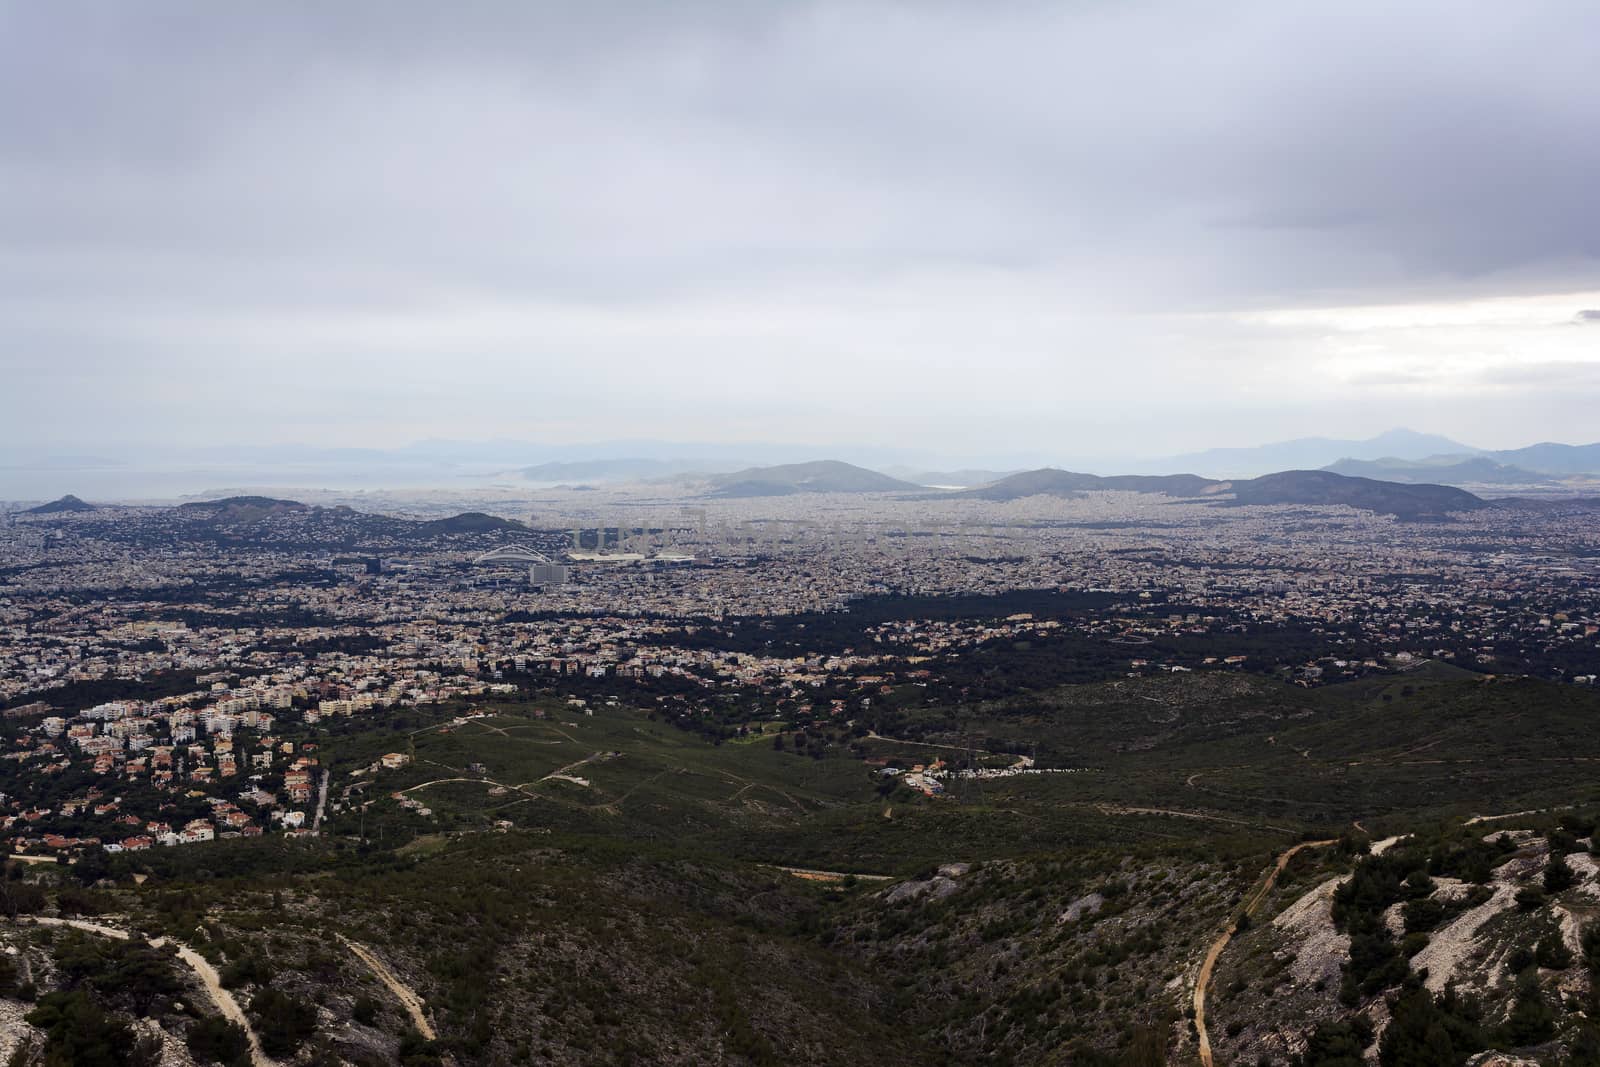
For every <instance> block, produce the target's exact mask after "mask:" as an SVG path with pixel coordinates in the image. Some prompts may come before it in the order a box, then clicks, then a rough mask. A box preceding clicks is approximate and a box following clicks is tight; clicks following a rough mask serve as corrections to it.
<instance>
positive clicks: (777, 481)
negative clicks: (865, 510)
mask: <svg viewBox="0 0 1600 1067" xmlns="http://www.w3.org/2000/svg"><path fill="white" fill-rule="evenodd" d="M711 484H712V486H713V487H714V490H715V495H716V496H723V497H750V496H787V495H789V494H791V493H893V492H903V491H906V490H911V489H919V488H921V486H917V485H913V484H912V483H911V482H902V481H901V480H900V479H898V478H891V477H889V476H888V475H887V474H880V473H878V472H877V471H874V470H868V469H867V468H865V467H857V466H855V465H854V464H850V463H841V462H840V461H838V460H834V459H824V460H816V461H814V462H811V463H786V464H783V465H781V466H777V467H751V468H749V469H748V470H742V471H736V472H734V473H733V474H724V475H720V476H718V477H716V478H713V479H712V480H711Z"/></svg>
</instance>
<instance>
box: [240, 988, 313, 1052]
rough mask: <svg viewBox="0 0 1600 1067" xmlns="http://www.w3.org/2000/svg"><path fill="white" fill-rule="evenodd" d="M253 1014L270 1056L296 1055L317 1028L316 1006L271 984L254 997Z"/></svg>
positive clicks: (251, 1012)
mask: <svg viewBox="0 0 1600 1067" xmlns="http://www.w3.org/2000/svg"><path fill="white" fill-rule="evenodd" d="M250 1015H251V1017H252V1018H253V1019H254V1021H255V1024H256V1033H257V1035H258V1036H259V1037H260V1038H261V1047H262V1048H263V1049H264V1050H266V1053H267V1055H269V1056H276V1057H285V1056H291V1055H293V1054H294V1052H295V1050H296V1049H298V1048H299V1047H300V1045H301V1044H302V1043H303V1042H304V1041H305V1040H306V1039H307V1038H309V1037H310V1036H311V1035H312V1034H314V1033H316V1029H317V1009H316V1008H314V1007H312V1006H311V1005H310V1004H307V1003H306V1002H305V1001H303V1000H300V999H299V998H297V997H292V996H290V995H289V994H287V993H285V992H283V991H282V990H278V989H273V988H271V987H268V988H266V989H263V990H261V992H259V993H257V994H256V995H255V996H254V997H252V998H250Z"/></svg>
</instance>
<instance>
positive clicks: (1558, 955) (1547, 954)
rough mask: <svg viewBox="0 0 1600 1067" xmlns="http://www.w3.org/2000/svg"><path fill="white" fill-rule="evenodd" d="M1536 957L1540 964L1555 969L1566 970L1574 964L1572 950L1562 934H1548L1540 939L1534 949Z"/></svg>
mask: <svg viewBox="0 0 1600 1067" xmlns="http://www.w3.org/2000/svg"><path fill="white" fill-rule="evenodd" d="M1534 958H1535V959H1536V960H1538V962H1539V966H1541V967H1548V968H1550V969H1551V970H1553V971H1564V970H1566V969H1567V968H1568V967H1571V966H1572V950H1571V949H1569V948H1568V947H1567V943H1566V942H1565V941H1563V940H1562V939H1561V935H1560V934H1546V935H1544V936H1543V937H1541V938H1540V939H1539V945H1538V947H1537V948H1536V949H1535V950H1534Z"/></svg>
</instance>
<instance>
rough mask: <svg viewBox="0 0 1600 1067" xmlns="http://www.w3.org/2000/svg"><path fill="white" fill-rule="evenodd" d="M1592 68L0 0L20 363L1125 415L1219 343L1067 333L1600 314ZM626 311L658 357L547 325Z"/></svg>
mask: <svg viewBox="0 0 1600 1067" xmlns="http://www.w3.org/2000/svg"><path fill="white" fill-rule="evenodd" d="M1596 70H1600V7H1596V6H1595V5H1592V4H1587V3H1583V2H1581V0H1565V2H1562V0H1530V2H1528V3H1523V4H1518V5H1514V6H1501V7H1492V6H1491V7H1483V6H1479V7H1478V8H1474V9H1473V10H1471V11H1467V10H1465V9H1463V8H1462V7H1461V6H1460V5H1459V4H1453V3H1451V4H1447V3H1443V2H1441V0H1425V2H1422V3H1418V4H1410V5H1398V6H1397V5H1393V4H1387V3H1378V2H1376V0H1356V2H1344V3H1337V4H1335V3H1317V4H1296V5H1286V4H1279V3H1269V2H1266V0H1254V2H1244V0H1241V2H1235V3H1224V4H1212V5H1193V4H1183V3H1176V2H1172V3H1157V2H1151V0H1132V2H1129V3H1122V4H1114V5H1109V4H1058V3H1042V2H1040V3H1035V2H1004V0H1002V2H996V3H976V2H973V3H953V2H943V3H890V2H871V0H828V2H809V3H805V2H802V3H793V4H786V3H773V4H761V3H755V4H751V3H735V2H732V0H728V2H713V0H684V2H681V3H671V4H659V3H644V2H636V3H626V2H620V3H580V2H564V3H563V2H554V0H546V2H539V0H516V2H512V0H503V2H494V0H476V2H467V3H462V4H449V5H446V4H437V3H432V2H429V3H423V2H420V0H344V2H341V3H336V4H314V3H310V2H284V3H271V4H255V5H217V4H213V3H206V2H203V0H182V2H179V0H152V2H149V3H141V4H138V5H133V4H125V3H118V2H114V0H98V2H95V0H59V2H53V3H48V4H44V3H34V2H29V0H0V342H4V343H5V346H6V348H5V349H0V353H4V352H5V351H6V350H7V349H9V352H10V353H11V354H9V355H8V354H0V360H14V361H16V362H15V363H14V364H13V365H15V366H22V365H23V362H22V361H23V360H24V359H26V361H27V363H26V365H27V366H29V367H37V366H40V365H48V364H51V363H52V362H54V363H62V364H71V366H70V367H66V368H64V369H62V370H61V371H60V374H68V373H70V374H71V375H72V376H73V380H74V381H78V380H81V379H82V378H83V377H84V376H85V375H86V374H87V373H88V371H87V370H86V368H90V367H93V368H95V369H96V371H99V370H101V369H103V368H104V366H105V364H106V363H107V362H108V361H114V356H113V355H111V354H112V353H115V352H117V351H118V350H119V347H118V339H119V338H120V339H121V348H120V350H121V351H122V352H123V354H124V358H125V362H126V364H127V369H126V371H125V375H126V377H127V379H128V380H130V381H132V380H136V379H139V378H140V377H141V376H143V378H144V379H147V380H149V381H160V380H161V379H162V376H163V375H166V376H169V377H170V378H171V379H176V378H178V377H180V376H182V375H185V374H189V373H192V372H193V368H195V367H197V366H204V365H206V364H207V363H208V362H209V364H210V365H211V366H212V367H213V368H214V371H213V373H214V374H215V376H216V377H217V379H218V381H219V382H220V383H222V385H223V386H224V387H226V386H229V385H238V384H241V383H251V388H250V390H249V391H250V393H251V395H253V396H261V397H263V398H266V397H272V398H273V399H274V400H275V401H278V402H280V403H281V402H282V401H283V399H284V397H285V396H286V394H287V391H288V389H289V387H290V385H291V384H292V383H290V382H289V381H287V380H285V379H284V376H283V375H282V374H281V373H276V371H277V370H279V369H281V368H282V367H285V366H288V367H294V368H297V369H298V368H304V367H306V366H321V367H324V368H326V375H327V377H328V379H329V392H330V393H333V394H336V395H338V396H339V397H341V398H347V397H352V396H356V395H358V390H359V387H360V385H361V383H362V382H364V381H368V380H370V378H371V374H372V371H371V366H372V363H371V362H370V361H373V360H376V359H377V356H375V355H374V353H375V352H376V351H378V350H379V349H381V348H382V345H383V344H384V342H385V340H386V339H387V338H389V337H390V336H391V335H392V332H393V331H388V330H384V331H376V332H375V333H374V334H373V339H372V340H371V341H370V342H369V343H357V342H354V341H352V342H349V343H346V342H345V341H344V340H342V339H347V338H351V337H353V336H355V335H357V334H358V333H359V332H360V329H361V328H362V327H363V324H365V323H368V322H369V321H371V320H373V319H376V318H380V317H382V316H385V315H389V316H394V317H395V322H396V323H398V324H399V327H403V326H404V325H405V323H407V322H408V321H410V320H409V318H407V317H408V316H413V315H414V316H417V317H418V318H426V319H428V320H429V321H432V320H436V319H445V318H448V317H449V316H451V315H455V316H456V317H457V320H458V321H461V322H463V323H464V324H465V326H464V328H463V331H462V333H461V336H460V337H459V339H457V340H456V341H455V342H453V343H452V342H450V341H448V340H440V341H439V342H438V347H437V350H436V351H435V352H434V353H433V357H432V358H433V360H434V361H435V362H430V361H429V355H428V354H427V353H419V352H418V351H415V350H414V349H416V348H417V347H418V346H417V345H396V346H394V352H393V355H392V356H391V358H390V361H389V367H390V369H389V371H388V373H389V374H391V375H392V376H393V380H394V381H398V382H403V383H406V382H408V383H412V386H413V388H414V389H415V392H414V393H413V394H411V395H413V396H414V403H413V404H411V405H406V404H399V405H398V406H399V407H400V408H401V409H402V410H404V411H405V412H407V413H413V412H421V411H425V410H426V409H427V406H428V399H429V389H430V388H431V387H437V388H445V387H443V386H434V384H433V379H432V378H430V374H435V373H438V370H437V367H438V366H439V365H441V364H448V365H449V366H450V367H452V368H453V369H454V370H455V371H456V372H457V373H461V374H464V375H468V376H470V375H471V374H474V373H478V374H485V375H488V374H493V375H495V376H497V377H499V378H500V379H502V380H503V377H504V375H505V373H506V371H505V368H506V367H507V366H508V365H509V364H510V363H512V362H514V361H515V359H516V358H518V357H520V358H521V359H522V360H523V361H524V363H525V364H526V366H527V367H528V372H529V373H530V375H537V374H541V373H542V374H544V375H546V376H547V377H548V376H551V375H560V376H562V377H563V379H564V380H563V381H562V382H561V383H559V384H560V385H561V387H562V388H561V389H559V390H554V391H556V392H561V393H562V395H564V396H568V395H570V396H581V395H583V394H584V393H585V392H586V391H588V392H594V391H595V389H596V385H595V382H596V381H597V380H601V379H603V377H604V376H603V375H601V374H600V373H599V371H589V370H585V371H583V372H574V371H570V370H567V369H564V368H563V360H564V359H567V358H569V354H570V353H579V354H581V355H582V356H583V358H588V359H593V360H595V361H596V362H597V363H600V364H601V365H604V363H605V362H606V361H609V362H610V364H611V365H612V367H613V368H614V371H615V373H613V374H612V375H611V377H612V379H613V380H614V384H611V385H610V386H609V388H608V389H607V390H606V392H607V394H608V395H610V396H613V397H615V396H626V389H627V385H626V380H627V379H628V377H629V376H630V375H643V376H644V379H645V380H648V381H650V382H651V383H652V388H654V385H655V383H657V382H658V381H660V379H658V378H657V377H656V369H657V368H658V366H659V364H660V363H661V361H662V360H668V361H671V365H672V366H673V367H675V368H689V369H690V370H691V373H690V374H688V375H683V376H682V378H683V381H682V384H676V385H674V384H672V383H664V384H663V385H662V387H661V391H660V392H659V394H658V395H660V396H662V397H663V398H664V399H665V400H667V401H668V402H671V403H680V404H682V405H684V406H685V407H693V408H694V410H696V411H697V412H701V411H703V410H706V408H705V406H704V405H703V400H704V397H705V396H706V395H713V396H715V397H716V398H717V399H718V401H719V402H721V403H724V404H726V405H730V406H737V405H739V404H745V405H746V406H749V405H752V404H756V403H757V402H760V401H765V400H770V394H772V393H774V392H775V391H777V390H780V389H789V388H791V387H792V386H793V383H795V382H797V381H806V380H809V379H811V378H815V377H817V376H822V377H826V376H828V375H836V376H838V378H839V380H842V381H853V380H857V379H858V378H860V379H865V380H870V381H871V382H873V383H874V384H875V385H882V384H883V383H884V382H886V381H889V380H892V376H893V374H894V373H895V372H896V368H898V367H901V366H909V365H911V364H912V362H913V361H916V360H922V361H930V362H934V363H937V364H939V365H940V366H943V367H946V368H949V367H959V366H964V365H971V364H975V363H978V362H983V363H984V364H985V365H987V366H993V367H995V368H996V369H997V373H998V374H1000V375H1005V374H1016V375H1024V374H1039V373H1042V372H1041V370H1040V368H1043V367H1047V366H1050V365H1053V366H1055V367H1057V368H1061V369H1060V370H1059V373H1060V376H1061V377H1062V379H1064V380H1070V381H1072V382H1073V383H1074V385H1075V386H1080V387H1081V386H1083V385H1084V384H1085V383H1087V384H1088V385H1089V386H1093V385H1094V384H1096V383H1100V384H1101V385H1102V386H1103V387H1105V388H1108V389H1109V388H1117V387H1121V386H1124V385H1126V384H1127V382H1128V379H1127V377H1126V376H1125V377H1118V375H1117V373H1116V372H1115V371H1114V370H1105V369H1103V367H1102V366H1101V364H1104V363H1106V362H1108V361H1106V360H1104V359H1101V360H1100V361H1099V363H1098V364H1097V363H1096V354H1097V353H1103V352H1106V351H1110V352H1111V353H1112V356H1113V359H1112V360H1111V361H1110V362H1115V361H1117V360H1118V359H1120V360H1121V361H1122V362H1125V363H1128V364H1129V365H1137V366H1139V367H1141V368H1142V372H1143V373H1144V374H1145V376H1146V378H1147V379H1148V378H1158V377H1160V375H1161V371H1162V369H1163V368H1164V367H1165V368H1173V367H1177V366H1179V365H1180V363H1181V362H1182V359H1183V358H1189V357H1188V351H1187V349H1192V348H1193V347H1194V346H1192V345H1190V346H1185V345H1183V344H1177V345H1173V346H1171V347H1172V348H1173V350H1174V351H1179V352H1183V353H1184V354H1183V356H1178V355H1174V356H1172V357H1170V358H1169V359H1168V360H1167V362H1165V363H1163V361H1162V359H1161V358H1160V357H1158V356H1151V355H1148V354H1147V352H1148V350H1149V349H1151V348H1152V347H1154V343H1153V342H1151V341H1150V339H1149V337H1148V336H1146V335H1147V334H1148V333H1149V332H1150V329H1146V328H1140V329H1134V330H1132V331H1131V334H1130V333H1129V331H1122V332H1118V330H1119V329H1120V327H1119V328H1113V327H1111V326H1106V325H1104V324H1094V325H1091V326H1087V327H1078V326H1074V327H1071V328H1067V327H1060V328H1058V327H1056V326H1055V325H1054V323H1053V317H1054V316H1057V315H1060V314H1063V313H1066V312H1075V313H1085V312H1092V313H1096V314H1098V313H1101V312H1107V311H1117V312H1126V313H1129V314H1139V313H1146V312H1149V313H1155V314H1159V313H1164V312H1167V311H1171V310H1217V309H1223V310H1228V309H1242V308H1261V307H1281V306H1286V305H1292V304H1302V303H1337V302H1346V303H1357V302H1389V301H1396V300H1404V299H1412V298H1428V299H1433V298H1440V297H1451V296H1459V295H1472V294H1503V293H1508V292H1548V291H1577V290H1578V289H1580V288H1582V287H1585V286H1594V287H1600V216H1597V215H1596V213H1594V212H1593V211H1592V210H1591V206H1590V202H1591V199H1592V190H1593V189H1594V188H1595V187H1597V186H1600V142H1597V141H1596V139H1594V138H1592V137H1588V136H1584V135H1582V133H1581V131H1586V130H1592V129H1596V128H1600V92H1597V91H1596V89H1597V87H1600V86H1597V79H1596V75H1595V73H1594V72H1595V71H1596ZM1013 283H1014V284H1013ZM1016 293H1021V294H1023V295H1021V296H1018V295H1014V294H1016ZM841 294H845V295H841ZM593 307H600V308H602V309H603V310H606V311H608V312H611V313H614V314H615V315H616V316H618V317H619V319H626V320H627V321H629V322H637V323H639V324H641V325H640V326H639V328H638V329H637V330H635V331H633V332H629V331H627V330H619V331H616V335H613V334H611V333H606V332H605V331H600V330H596V331H591V332H590V334H588V335H582V334H580V333H578V332H576V330H575V329H569V328H568V327H567V326H565V325H561V324H560V323H557V324H555V325H551V324H549V323H547V322H545V321H544V320H541V319H539V318H538V316H537V315H536V314H534V312H538V311H540V310H541V309H552V308H553V309H557V310H559V311H560V312H561V315H558V316H554V317H555V318H558V319H559V318H562V316H566V317H568V318H570V317H571V315H572V314H576V313H575V312H573V311H572V309H574V308H578V309H585V308H593ZM491 308H497V309H507V308H509V309H515V310H519V311H526V312H528V314H527V315H525V316H524V317H523V319H518V320H517V322H518V323H519V324H518V325H516V326H515V327H514V328H513V327H506V328H505V329H504V330H499V331H498V332H497V330H496V329H494V328H490V327H489V326H485V325H483V321H482V320H484V319H486V318H488V317H490V311H489V310H486V309H491ZM852 316H854V317H852ZM695 317H698V320H699V322H697V323H690V324H688V325H686V320H687V319H690V318H695ZM335 319H342V320H344V321H343V322H342V323H336V322H332V321H331V320H335ZM524 320H526V321H524ZM563 321H564V320H563ZM663 322H665V323H667V327H662V328H661V332H659V333H657V334H654V335H651V334H649V333H648V331H649V330H652V329H656V328H657V327H658V326H660V324H662V323H663ZM819 323H820V325H819ZM702 324H704V325H702ZM668 327H670V328H668ZM608 329H609V327H608ZM1097 330H1098V331H1100V332H1099V333H1097V332H1096V331H1097ZM673 331H677V332H676V333H674V332H673ZM444 332H447V331H442V330H439V331H435V332H433V333H429V332H425V331H420V330H419V336H424V337H434V336H436V335H441V334H443V333H444ZM602 335H603V336H602ZM24 343H25V347H26V355H23V354H22V353H21V352H20V348H21V347H22V346H23V345H24ZM941 344H943V345H944V347H943V348H942V349H941V350H938V351H935V349H936V348H938V346H940V345H941ZM1224 348H1225V346H1222V345H1218V346H1215V347H1214V352H1215V353H1222V352H1223V350H1224ZM1130 349H1138V352H1136V353H1135V354H1134V355H1133V356H1130V355H1129V354H1128V350H1130ZM274 350H281V355H280V356H278V357H276V359H275V358H274V357H273V356H272V355H271V354H270V353H271V352H272V351H274ZM1219 358H1220V356H1219ZM1253 358H1257V359H1263V360H1264V359H1267V358H1269V357H1268V356H1265V355H1259V356H1255V357H1253ZM75 361H76V362H75ZM696 366H705V367H709V368H714V369H715V371H716V374H715V375H712V374H708V373H698V374H696V373H692V371H693V368H695V367H696ZM1077 367H1082V368H1084V370H1083V372H1082V373H1078V372H1076V371H1075V370H1074V368H1077ZM0 369H4V368H0ZM948 373H950V374H955V373H956V372H955V371H950V372H948ZM58 377H59V375H58ZM118 380H119V379H118V377H117V375H116V374H114V373H108V374H107V376H106V378H105V381H106V382H107V383H108V384H107V386H106V388H107V390H108V394H107V397H106V400H105V404H106V407H107V408H108V409H109V408H112V407H114V406H115V405H114V399H115V392H116V389H117V385H116V383H117V382H118ZM948 380H949V379H930V382H931V384H930V387H929V388H930V391H931V390H933V389H934V388H935V387H937V386H939V385H941V384H942V383H944V382H946V381H948ZM1218 380H1219V387H1220V388H1223V389H1225V388H1226V387H1227V384H1228V377H1227V375H1226V374H1219V377H1218ZM174 388H176V387H174ZM453 388H454V387H453V386H450V387H449V388H448V389H447V390H446V391H448V392H450V394H451V395H452V397H454V395H455V394H454V392H453ZM140 389H141V390H142V391H141V393H140V394H139V395H141V396H143V395H146V391H148V392H159V390H157V389H154V388H153V387H151V386H149V385H148V382H141V383H140ZM825 391H826V390H824V389H822V388H820V387H819V388H818V393H819V394H821V393H823V392H825ZM835 391H836V392H838V391H839V390H835ZM846 392H848V391H847V390H846ZM386 399H392V398H390V397H387V395H386ZM647 399H648V397H647V396H646V394H645V393H644V392H641V393H640V396H639V397H636V398H634V400H633V401H631V402H633V403H637V404H641V405H642V404H644V403H645V402H646V400H647ZM923 399H925V400H926V402H928V403H931V402H932V398H931V397H930V398H923ZM964 399H965V396H962V397H956V398H953V399H950V400H948V401H946V402H945V403H946V405H947V407H948V408H949V409H952V410H953V409H955V408H957V407H959V405H960V403H961V402H962V401H963V400H964ZM262 402H263V403H265V402H266V401H265V399H263V401H262ZM301 402H302V403H309V402H310V401H301ZM455 402H462V403H465V402H468V401H455ZM486 402H487V401H486ZM618 402H621V401H618ZM819 403H820V401H819ZM594 405H595V410H596V411H599V410H600V402H599V401H595V402H594ZM27 406H29V407H34V406H37V405H33V404H29V405H27ZM841 410H845V409H841ZM846 413H847V414H848V415H850V416H852V417H853V416H855V415H856V414H857V413H856V412H855V411H854V409H848V410H846ZM7 414H9V412H7ZM936 414H941V415H942V414H946V412H936ZM1379 428H1381V427H1379ZM395 432H402V431H399V430H396V431H395ZM841 432H843V431H841Z"/></svg>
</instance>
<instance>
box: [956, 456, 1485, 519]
mask: <svg viewBox="0 0 1600 1067" xmlns="http://www.w3.org/2000/svg"><path fill="white" fill-rule="evenodd" d="M1094 490H1121V491H1124V492H1133V493H1160V494H1164V495H1166V496H1174V497H1189V498H1201V497H1223V498H1224V499H1226V498H1227V497H1229V496H1231V500H1227V502H1229V503H1232V504H1236V505H1243V504H1345V505H1348V506H1350V507H1353V508H1359V509H1360V510H1362V511H1372V512H1376V513H1378V514H1381V515H1394V516H1395V517H1397V518H1402V519H1437V518H1443V517H1444V516H1445V515H1447V514H1449V513H1450V512H1453V511H1473V510H1476V509H1478V508H1481V507H1484V506H1486V505H1485V502H1484V501H1483V500H1482V499H1481V498H1479V497H1476V496H1474V495H1472V494H1471V493H1469V492H1467V491H1466V490H1464V489H1456V488H1454V487H1452V486H1446V485H1415V484H1399V483H1395V482H1381V481H1376V480H1374V479H1371V478H1351V477H1347V476H1345V475H1342V474H1335V473H1333V472H1332V471H1314V470H1295V471H1279V472H1278V473H1276V474H1267V475H1263V476H1261V477H1259V478H1248V479H1242V480H1238V481H1221V480H1217V479H1213V478H1201V477H1199V476H1197V475H1193V474H1172V475H1153V476H1152V475H1119V476H1114V477H1109V478H1103V477H1100V476H1099V475H1094V474H1080V473H1078V472H1076V471H1060V470H1053V469H1050V468H1045V469H1044V470H1037V471H1025V472H1023V473H1022V474H1016V475H1012V476H1011V477H1010V478H1004V479H1001V480H1000V481H998V482H996V483H994V484H993V485H989V486H984V487H982V488H980V489H971V490H968V491H967V492H965V493H963V494H961V495H963V496H971V497H977V498H979V499H983V500H997V501H1001V500H1017V499H1021V498H1022V497H1028V496H1037V495H1041V494H1042V495H1047V496H1061V497H1075V496H1078V495H1081V494H1082V493H1085V492H1089V491H1094Z"/></svg>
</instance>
